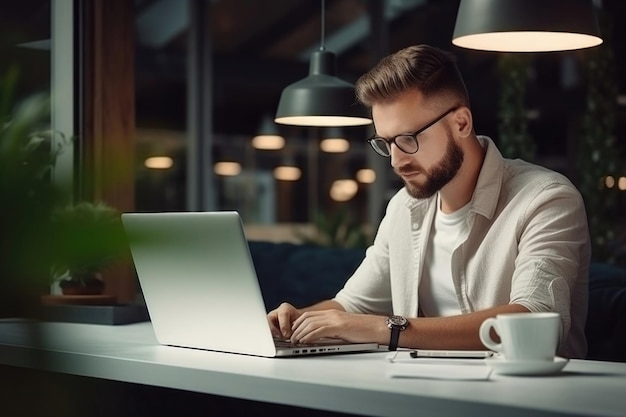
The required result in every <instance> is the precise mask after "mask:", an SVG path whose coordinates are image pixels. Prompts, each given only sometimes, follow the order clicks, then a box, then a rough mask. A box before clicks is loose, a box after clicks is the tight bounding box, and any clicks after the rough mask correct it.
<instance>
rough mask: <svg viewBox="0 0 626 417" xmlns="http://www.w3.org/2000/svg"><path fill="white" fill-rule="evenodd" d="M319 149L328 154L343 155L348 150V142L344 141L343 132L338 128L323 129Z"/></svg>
mask: <svg viewBox="0 0 626 417" xmlns="http://www.w3.org/2000/svg"><path fill="white" fill-rule="evenodd" d="M323 138H324V139H322V141H321V142H320V149H321V150H322V151H324V152H328V153H343V152H348V150H349V149H350V142H348V140H347V139H345V137H344V135H343V132H342V130H341V129H340V128H338V127H330V128H328V129H325V132H324V134H323Z"/></svg>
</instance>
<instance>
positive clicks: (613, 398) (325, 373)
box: [0, 320, 626, 417]
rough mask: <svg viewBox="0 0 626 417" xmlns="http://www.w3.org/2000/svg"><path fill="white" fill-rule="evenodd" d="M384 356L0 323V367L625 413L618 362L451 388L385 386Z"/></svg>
mask: <svg viewBox="0 0 626 417" xmlns="http://www.w3.org/2000/svg"><path fill="white" fill-rule="evenodd" d="M36 346H43V347H44V349H43V350H39V349H33V347H36ZM42 352H43V353H44V355H41V353H42ZM37 353H39V354H37ZM386 356H387V353H386V352H373V353H360V354H350V355H333V356H324V357H322V356H319V357H301V358H288V359H278V358H259V357H252V356H245V355H233V354H226V353H219V352H209V351H202V350H194V349H184V348H175V347H169V346H160V345H158V343H157V341H156V338H155V336H154V333H153V331H152V326H151V324H150V323H149V322H146V323H138V324H130V325H125V326H105V325H92V324H73V323H40V324H37V323H28V322H19V321H1V320H0V364H2V365H11V366H18V367H25V368H34V369H42V370H47V371H52V372H61V373H68V374H73V375H80V376H88V377H95V378H102V379H110V380H115V381H123V382H130V383H139V384H145V385H153V386H159V387H168V388H174V389H181V390H187V391H194V392H201V393H208V394H214V395H222V396H227V397H233V398H240V399H247V400H256V401H264V402H270V403H277V404H286V405H292V406H299V407H307V408H314V409H322V410H330V411H336V412H343V413H351V414H362V415H375V416H385V415H389V416H416V415H426V416H428V415H441V416H445V415H460V414H461V415H480V416H483V417H486V416H491V415H494V416H495V415H498V416H499V415H507V416H530V415H539V416H544V415H545V416H555V415H567V416H575V415H593V416H624V413H625V411H624V410H626V364H624V363H611V362H596V361H581V360H573V361H570V363H568V364H567V366H566V367H565V369H564V371H563V372H562V373H561V374H558V375H555V376H549V377H513V376H502V375H492V376H491V377H490V379H489V380H486V381H450V380H428V379H398V378H388V377H387V376H386V375H385V373H386V369H387V367H388V366H389V365H388V362H387V361H386ZM42 358H43V359H42ZM444 366H450V365H444Z"/></svg>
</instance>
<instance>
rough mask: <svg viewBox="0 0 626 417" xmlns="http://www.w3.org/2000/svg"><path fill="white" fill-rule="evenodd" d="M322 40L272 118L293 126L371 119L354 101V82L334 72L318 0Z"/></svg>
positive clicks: (352, 123)
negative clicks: (305, 69)
mask: <svg viewBox="0 0 626 417" xmlns="http://www.w3.org/2000/svg"><path fill="white" fill-rule="evenodd" d="M321 15H322V17H321V19H322V43H321V46H320V50H319V51H315V52H313V54H312V55H311V63H310V67H309V76H308V77H306V78H304V79H302V80H300V81H297V82H295V83H293V84H291V85H289V86H287V87H286V88H285V89H284V90H283V92H282V94H281V96H280V102H279V103H278V110H277V111H276V118H275V119H274V121H275V122H276V123H280V124H286V125H296V126H361V125H368V124H370V123H372V120H371V118H370V117H369V114H368V111H367V110H366V109H365V108H364V107H363V106H362V105H361V104H360V103H358V102H357V101H356V97H355V94H354V85H352V84H350V83H348V82H346V81H343V80H342V79H340V78H338V77H336V76H335V74H336V62H335V54H333V53H332V52H330V51H327V50H325V47H324V25H325V23H324V19H325V7H324V0H322V13H321Z"/></svg>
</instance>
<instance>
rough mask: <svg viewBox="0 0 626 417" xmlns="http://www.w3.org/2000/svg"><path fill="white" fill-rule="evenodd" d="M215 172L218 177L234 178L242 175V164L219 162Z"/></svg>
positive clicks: (214, 168)
mask: <svg viewBox="0 0 626 417" xmlns="http://www.w3.org/2000/svg"><path fill="white" fill-rule="evenodd" d="M213 170H214V171H215V174H217V175H222V176H225V177H232V176H235V175H239V174H240V173H241V164H240V163H239V162H228V161H222V162H217V163H216V164H215V166H214V167H213Z"/></svg>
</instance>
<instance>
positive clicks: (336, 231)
mask: <svg viewBox="0 0 626 417" xmlns="http://www.w3.org/2000/svg"><path fill="white" fill-rule="evenodd" d="M314 225H315V233H314V235H313V236H311V235H302V236H300V238H301V239H302V241H303V242H304V243H310V244H316V245H320V246H333V247H342V248H365V247H367V246H369V245H370V244H371V238H370V236H368V234H367V233H366V232H365V230H364V228H363V226H362V225H361V224H360V223H358V222H357V221H355V220H354V219H352V218H351V217H350V215H349V213H348V211H347V210H346V209H345V208H343V207H342V208H340V209H339V210H337V212H336V213H334V214H332V215H328V214H325V213H322V212H318V213H316V214H315V217H314Z"/></svg>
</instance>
